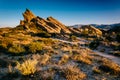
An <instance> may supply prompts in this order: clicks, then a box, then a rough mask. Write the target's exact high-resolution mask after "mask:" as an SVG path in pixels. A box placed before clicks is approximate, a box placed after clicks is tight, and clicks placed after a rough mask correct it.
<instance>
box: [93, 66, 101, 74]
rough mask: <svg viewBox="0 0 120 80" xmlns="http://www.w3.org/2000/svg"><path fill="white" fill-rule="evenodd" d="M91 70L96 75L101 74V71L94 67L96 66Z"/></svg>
mask: <svg viewBox="0 0 120 80" xmlns="http://www.w3.org/2000/svg"><path fill="white" fill-rule="evenodd" d="M92 70H93V72H94V73H97V74H100V73H101V70H100V69H99V68H98V67H96V66H95V67H93V68H92Z"/></svg>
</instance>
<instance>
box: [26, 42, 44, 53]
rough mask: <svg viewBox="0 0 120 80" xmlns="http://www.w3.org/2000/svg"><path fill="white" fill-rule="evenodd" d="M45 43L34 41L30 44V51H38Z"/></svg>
mask: <svg viewBox="0 0 120 80" xmlns="http://www.w3.org/2000/svg"><path fill="white" fill-rule="evenodd" d="M43 46H44V44H43V43H42V42H32V43H30V44H29V45H28V48H29V52H32V53H36V52H40V51H41V50H42V49H43Z"/></svg>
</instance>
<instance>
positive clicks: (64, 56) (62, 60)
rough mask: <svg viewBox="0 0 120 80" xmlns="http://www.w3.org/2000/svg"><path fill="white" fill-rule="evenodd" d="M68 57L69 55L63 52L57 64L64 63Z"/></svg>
mask: <svg viewBox="0 0 120 80" xmlns="http://www.w3.org/2000/svg"><path fill="white" fill-rule="evenodd" d="M68 59H69V56H68V55H67V54H63V56H62V58H61V60H60V61H59V64H62V63H66V62H67V61H68Z"/></svg>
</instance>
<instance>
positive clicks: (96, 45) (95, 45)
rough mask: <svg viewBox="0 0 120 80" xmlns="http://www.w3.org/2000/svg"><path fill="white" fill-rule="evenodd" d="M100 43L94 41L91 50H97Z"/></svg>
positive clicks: (90, 45)
mask: <svg viewBox="0 0 120 80" xmlns="http://www.w3.org/2000/svg"><path fill="white" fill-rule="evenodd" d="M99 44H100V43H99V41H92V42H91V43H90V44H89V47H90V48H91V49H96V48H97V47H98V46H99Z"/></svg>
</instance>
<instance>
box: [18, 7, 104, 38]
mask: <svg viewBox="0 0 120 80" xmlns="http://www.w3.org/2000/svg"><path fill="white" fill-rule="evenodd" d="M23 17H24V20H21V21H20V25H19V26H18V27H21V26H22V27H23V28H24V29H26V30H28V31H33V32H35V31H36V30H37V31H38V30H43V31H46V32H48V33H59V34H63V33H67V34H78V35H79V34H87V35H90V36H101V35H102V31H100V30H99V29H97V28H95V27H93V26H90V25H86V26H82V27H79V28H74V27H66V26H65V25H64V24H62V23H60V22H59V21H58V20H56V19H54V18H53V17H48V18H47V19H43V18H41V17H39V16H35V15H34V14H33V13H32V12H31V11H30V10H28V9H26V11H25V12H24V13H23Z"/></svg>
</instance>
